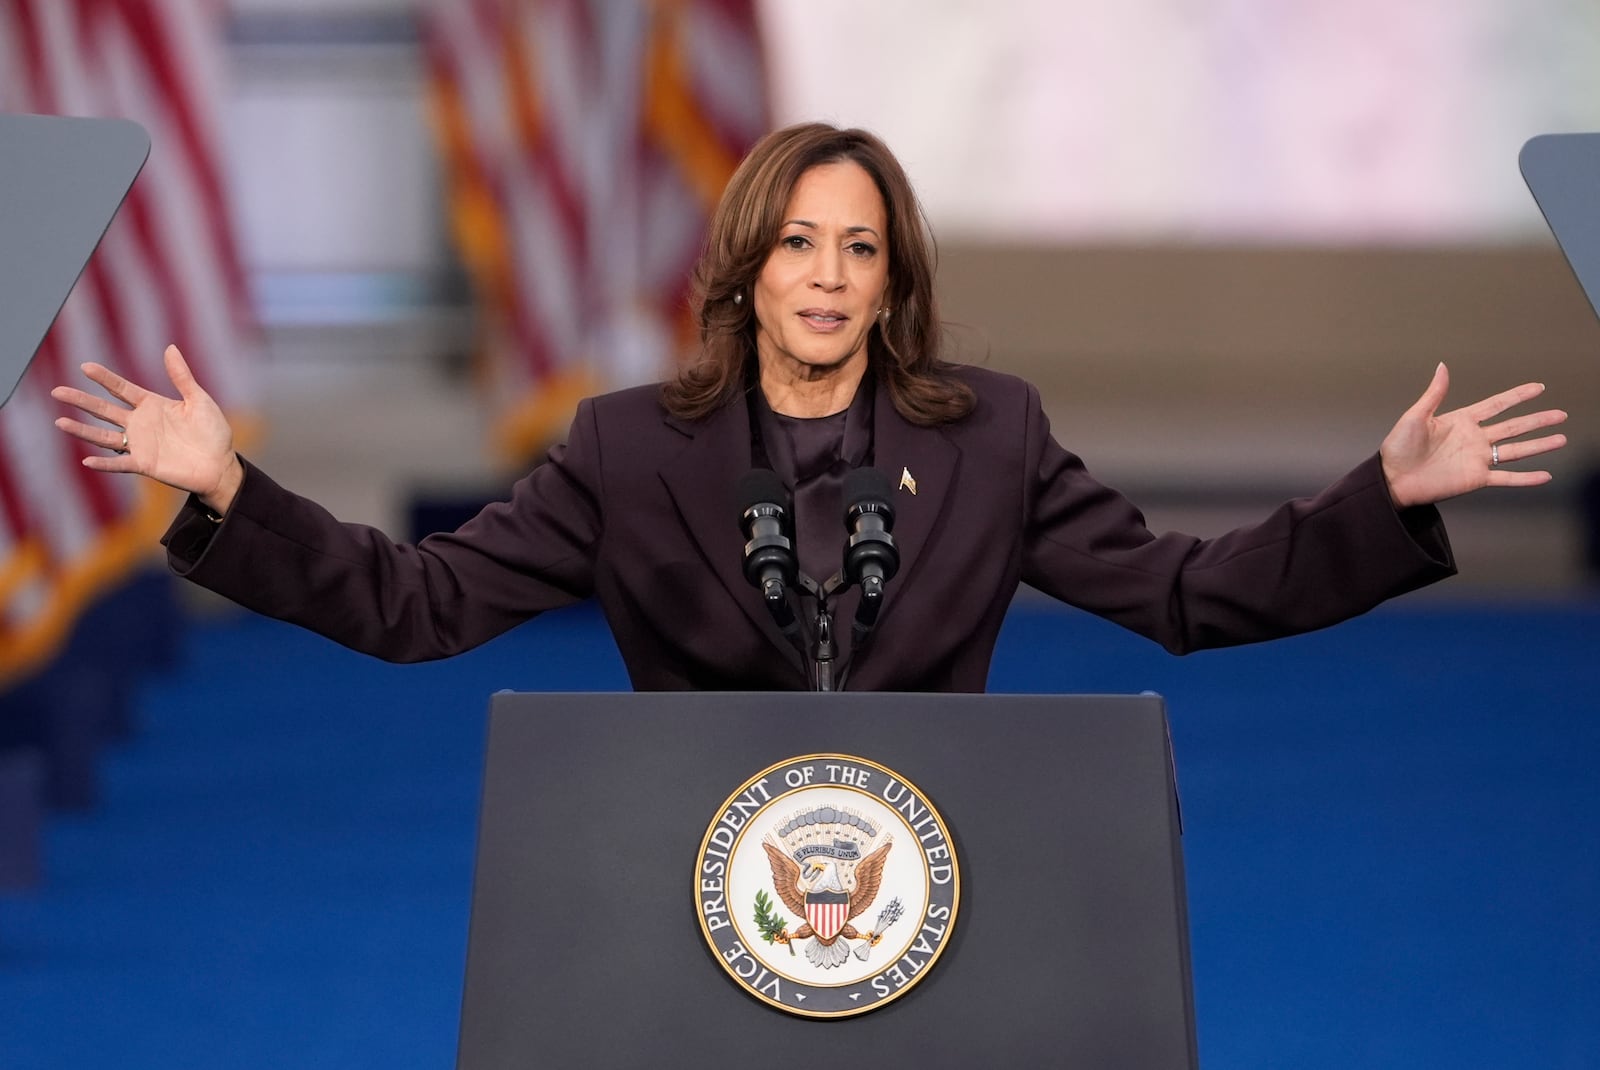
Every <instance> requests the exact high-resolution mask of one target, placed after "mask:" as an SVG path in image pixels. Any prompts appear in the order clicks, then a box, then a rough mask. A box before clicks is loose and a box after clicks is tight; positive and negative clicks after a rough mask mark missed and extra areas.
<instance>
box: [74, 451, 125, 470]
mask: <svg viewBox="0 0 1600 1070" xmlns="http://www.w3.org/2000/svg"><path fill="white" fill-rule="evenodd" d="M78 463H79V464H81V465H83V466H84V467H85V468H92V469H94V470H95V471H96V472H121V473H126V474H130V475H137V474H138V471H139V470H138V469H137V468H135V467H134V461H133V458H132V457H130V456H128V455H127V454H125V453H111V454H104V453H91V454H90V455H89V456H87V457H85V458H84V459H83V460H82V461H80V462H78Z"/></svg>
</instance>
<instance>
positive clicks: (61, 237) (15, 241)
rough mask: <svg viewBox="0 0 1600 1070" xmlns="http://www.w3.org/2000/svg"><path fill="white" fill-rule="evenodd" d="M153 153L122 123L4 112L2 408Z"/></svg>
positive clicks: (0, 177)
mask: <svg viewBox="0 0 1600 1070" xmlns="http://www.w3.org/2000/svg"><path fill="white" fill-rule="evenodd" d="M149 155H150V137H149V135H147V134H146V133H145V132H144V128H143V127H141V126H139V125H138V124H137V123H132V122H128V121H126V120H123V119H65V118H61V117H59V116H54V115H0V405H3V404H5V402H6V400H7V399H8V398H10V397H11V393H12V391H13V390H15V389H16V387H17V383H18V382H19V381H21V379H22V374H23V372H25V371H27V369H28V363H29V362H30V361H31V360H33V354H34V352H35V351H36V350H37V349H38V348H39V343H40V342H42V341H43V340H44V336H45V332H46V331H48V330H49V329H50V324H52V323H54V322H55V318H56V313H58V312H60V311H61V306H62V304H63V303H64V302H65V301H66V299H67V295H68V294H69V293H71V292H72V286H73V283H75V282H77V280H78V275H79V273H80V272H82V271H83V267H84V265H85V264H86V263H88V260H89V255H90V254H91V253H93V252H94V250H95V246H97V245H99V244H100V239H101V237H102V236H104V234H105V232H106V228H107V227H108V226H110V225H111V220H112V217H114V216H115V215H116V214H117V208H118V207H119V206H120V205H121V204H122V198H123V197H125V196H126V195H127V193H128V188H129V187H130V186H132V185H133V180H134V178H135V177H137V176H138V174H139V170H140V169H141V168H142V167H144V161H145V158H146V157H147V156H149Z"/></svg>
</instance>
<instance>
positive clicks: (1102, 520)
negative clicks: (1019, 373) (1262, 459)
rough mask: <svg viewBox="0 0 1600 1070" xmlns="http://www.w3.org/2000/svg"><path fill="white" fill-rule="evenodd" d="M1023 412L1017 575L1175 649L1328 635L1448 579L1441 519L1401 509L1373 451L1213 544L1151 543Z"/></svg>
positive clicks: (1032, 405)
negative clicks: (1331, 628) (1324, 631)
mask: <svg viewBox="0 0 1600 1070" xmlns="http://www.w3.org/2000/svg"><path fill="white" fill-rule="evenodd" d="M1027 404H1028V409H1029V411H1028V412H1027V414H1026V415H1025V417H1024V420H1025V426H1026V427H1027V432H1026V442H1025V449H1026V451H1027V452H1026V457H1027V460H1026V462H1025V465H1026V468H1025V472H1024V483H1025V485H1024V489H1023V497H1024V503H1025V504H1024V510H1025V521H1024V534H1023V545H1022V554H1023V563H1022V579H1023V581H1024V582H1026V583H1028V584H1030V585H1032V586H1034V587H1036V588H1038V589H1040V590H1041V591H1044V592H1045V593H1047V594H1051V595H1054V596H1055V597H1057V598H1060V599H1062V600H1063V601H1066V602H1068V603H1071V604H1072V605H1075V606H1078V607H1081V608H1083V609H1086V610H1088V611H1090V612H1092V613H1095V614H1098V615H1099V616H1102V617H1106V618H1108V619H1110V620H1113V621H1115V622H1116V623H1118V624H1121V625H1123V626H1124V627H1127V628H1130V629H1132V630H1133V631H1135V632H1138V633H1140V634H1142V635H1145V636H1148V637H1149V638H1151V639H1154V640H1156V641H1157V642H1159V643H1160V644H1161V645H1162V646H1164V647H1165V648H1167V649H1168V650H1169V651H1172V652H1173V653H1180V654H1181V653H1187V652H1189V651H1192V650H1200V649H1205V648H1208V647H1220V646H1230V645H1235V644H1239V643H1250V642H1256V641H1259V640H1263V639H1272V638H1277V637H1280V636H1285V635H1294V634H1297V633H1300V632H1306V631H1311V630H1313V629H1316V628H1324V627H1327V626H1328V625H1331V624H1336V623H1338V622H1339V621H1342V620H1345V619H1347V618H1349V617H1353V616H1356V615H1357V614H1360V613H1364V612H1366V611H1367V610H1369V609H1371V608H1373V607H1374V606H1376V605H1378V604H1379V603H1380V602H1383V601H1384V600H1386V599H1389V598H1392V597H1394V596H1396V595H1399V594H1403V593H1405V592H1407V591H1410V590H1414V589H1415V588H1418V587H1421V586H1424V585H1426V584H1429V583H1433V582H1434V581H1436V580H1439V579H1443V578H1444V577H1446V576H1450V575H1454V573H1455V561H1454V558H1453V556H1452V554H1451V550H1450V542H1449V539H1448V538H1447V537H1446V534H1445V530H1444V524H1443V521H1442V520H1441V519H1440V517H1439V512H1438V510H1437V509H1435V508H1434V507H1432V506H1425V507H1421V508H1415V509H1406V510H1396V508H1395V507H1394V504H1393V502H1392V500H1391V499H1390V497H1389V490H1388V485H1387V483H1386V482H1385V480H1384V477H1383V471H1382V467H1381V465H1380V463H1379V460H1378V458H1377V457H1376V456H1373V457H1371V458H1369V459H1367V460H1366V461H1364V462H1362V463H1361V464H1360V465H1359V466H1357V467H1356V468H1355V470H1353V471H1352V472H1350V473H1349V474H1348V475H1346V476H1344V477H1343V478H1342V479H1340V480H1338V481H1337V482H1336V483H1334V484H1333V485H1332V486H1330V487H1329V488H1328V489H1326V490H1324V491H1323V492H1322V493H1321V494H1318V495H1317V496H1315V497H1313V498H1303V499H1296V500H1294V501H1291V502H1287V503H1285V504H1284V505H1282V506H1279V507H1278V508H1277V509H1276V510H1274V511H1273V512H1272V514H1271V515H1270V516H1268V517H1267V518H1266V519H1265V520H1263V521H1262V522H1261V523H1259V524H1254V525H1251V526H1248V527H1242V528H1239V529H1237V530H1234V531H1230V532H1228V533H1227V534H1225V535H1222V536H1219V537H1217V538H1214V539H1200V538H1195V537H1194V536H1191V535H1184V534H1180V533H1176V532H1172V533H1167V534H1162V535H1156V534H1154V533H1152V532H1151V531H1150V530H1149V528H1147V527H1146V526H1145V519H1144V516H1143V515H1142V514H1141V513H1140V512H1139V510H1138V509H1136V508H1135V507H1134V506H1133V504H1132V503H1131V502H1129V501H1128V500H1127V499H1126V498H1124V497H1123V496H1122V495H1120V494H1118V493H1117V492H1116V491H1113V490H1111V489H1110V488H1108V487H1105V486H1103V485H1102V484H1100V483H1098V482H1096V481H1095V480H1094V479H1093V477H1091V476H1090V475H1089V473H1088V471H1087V470H1086V469H1085V467H1084V465H1083V462H1082V461H1080V460H1079V459H1078V458H1077V457H1076V456H1074V455H1073V454H1071V453H1069V452H1068V451H1067V450H1065V449H1063V448H1062V447H1061V446H1060V445H1059V444H1057V442H1056V441H1055V439H1054V438H1053V437H1052V436H1051V434H1050V427H1049V422H1048V420H1047V419H1046V417H1045V415H1044V412H1043V409H1042V407H1041V406H1040V404H1039V399H1038V395H1037V393H1036V392H1035V391H1034V390H1033V389H1032V388H1031V387H1030V388H1029V391H1028V401H1027Z"/></svg>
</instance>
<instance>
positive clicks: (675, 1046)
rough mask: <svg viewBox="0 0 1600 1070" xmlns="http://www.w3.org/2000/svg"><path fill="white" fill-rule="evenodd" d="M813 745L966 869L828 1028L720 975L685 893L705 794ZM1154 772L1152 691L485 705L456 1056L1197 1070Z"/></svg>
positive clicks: (474, 1060) (566, 1061)
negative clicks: (940, 830)
mask: <svg viewBox="0 0 1600 1070" xmlns="http://www.w3.org/2000/svg"><path fill="white" fill-rule="evenodd" d="M822 752H827V753H843V754H850V755H855V756H858V757H862V758H866V759H869V760H871V761H874V762H879V763H881V764H883V765H885V766H887V767H889V768H890V769H892V770H894V771H895V772H897V773H900V774H902V775H903V776H905V777H906V778H907V779H909V780H910V781H911V782H912V783H914V784H916V785H917V787H918V788H920V789H921V790H922V791H923V792H924V793H925V794H926V795H927V796H928V798H929V799H930V801H931V802H932V803H933V804H934V806H935V807H937V808H938V810H939V811H940V813H941V814H942V815H943V816H944V818H945V820H946V822H947V823H948V825H949V828H950V831H951V836H952V840H953V842H954V844H955V846H956V848H957V851H958V854H959V858H960V864H961V905H960V913H959V916H958V920H957V923H956V925H955V928H954V930H953V931H952V933H951V935H950V937H949V939H950V944H949V946H948V947H947V948H946V950H945V953H944V955H943V956H942V957H941V958H940V960H939V961H938V963H937V964H936V965H935V967H934V968H933V970H932V972H931V973H930V974H929V976H928V977H927V978H926V979H925V980H924V981H922V983H921V984H919V985H918V986H917V987H916V988H915V989H913V990H911V991H910V992H908V993H907V994H906V995H905V996H904V998H901V999H898V1000H896V1001H894V1002H892V1003H890V1004H888V1005H887V1006H885V1007H884V1008H883V1009H881V1010H877V1011H873V1012H871V1013H868V1014H864V1015H861V1016H859V1017H854V1018H848V1019H841V1020H831V1021H830V1020H815V1019H806V1018H797V1017H794V1016H791V1015H787V1014H784V1013H783V1012H781V1011H778V1010H775V1009H773V1008H771V1007H768V1006H766V1005H765V1004H763V1003H761V1002H760V1001H758V1000H756V999H754V998H753V997H751V996H750V995H748V994H747V993H745V992H744V991H743V990H742V989H740V988H739V987H737V986H736V985H735V983H734V982H733V981H732V980H731V979H730V978H729V977H728V976H727V975H726V974H725V973H724V972H723V970H722V968H721V967H720V965H719V964H718V963H717V962H715V961H714V960H713V959H712V957H711V953H710V951H709V949H708V948H707V946H706V943H705V940H704V938H703V937H702V934H701V931H700V926H699V923H698V921H697V918H696V897H695V888H694V885H693V883H692V882H693V878H694V876H695V873H694V866H695V862H696V853H697V850H698V848H699V846H700V841H701V838H702V837H703V836H704V835H705V832H706V829H707V827H708V826H709V825H710V824H711V822H712V821H713V820H714V819H715V818H716V817H717V816H718V814H719V807H720V806H721V804H722V803H723V801H724V800H725V799H726V798H727V797H728V796H729V795H730V794H731V793H732V792H733V791H734V790H735V789H737V788H739V787H740V786H741V785H742V784H744V782H745V781H746V780H748V779H749V778H750V777H752V776H753V775H755V774H756V773H758V772H760V771H761V770H763V769H765V768H767V767H768V766H770V765H772V764H774V763H776V762H779V761H783V760H784V759H787V758H790V757H794V756H796V755H800V754H808V753H822ZM1172 783H1173V782H1172V769H1171V762H1170V749H1169V746H1168V739H1167V731H1166V720H1165V714H1164V710H1163V706H1162V703H1161V700H1160V699H1159V698H1157V697H1155V696H1138V697H1128V696H1116V697H1095V696H1088V697H1036V696H1001V695H871V694H861V695H852V694H834V695H806V694H795V695H775V694H687V695H664V694H639V695H514V694H502V695H498V696H496V697H495V699H494V702H493V706H492V711H491V720H490V735H489V753H488V760H487V765H486V770H485V776H484V787H483V801H482V812H481V822H480V827H479V840H478V857H477V867H476V875H475V880H474V890H473V904H472V926H471V936H470V941H469V950H468V957H467V976H466V990H465V996H464V1000H463V1008H462V1021H461V1041H460V1049H459V1055H458V1064H457V1065H458V1066H459V1067H461V1068H463V1070H480V1068H487V1067H503V1066H528V1067H540V1066H549V1067H566V1066H584V1067H599V1068H609V1067H658V1068H660V1067H678V1066H715V1067H723V1066H739V1065H745V1064H747V1063H749V1062H751V1061H752V1060H759V1059H762V1058H764V1057H770V1055H771V1053H774V1052H782V1053H786V1054H785V1058H789V1057H795V1058H798V1057H800V1053H801V1052H802V1051H804V1050H810V1051H811V1052H813V1054H815V1053H818V1052H824V1051H826V1052H833V1053H836V1054H838V1055H839V1056H840V1057H844V1056H845V1055H846V1053H848V1057H849V1058H851V1059H852V1061H853V1060H855V1059H860V1060H863V1061H864V1062H865V1063H866V1064H867V1065H873V1064H876V1065H881V1066H895V1067H901V1066H915V1067H929V1068H942V1067H962V1068H966V1067H971V1066H1006V1065H1009V1066H1039V1067H1043V1066H1093V1067H1097V1068H1116V1067H1130V1068H1131V1067H1138V1068H1141V1070H1143V1068H1148V1067H1186V1066H1187V1067H1192V1066H1195V1065H1197V1059H1196V1054H1195V1052H1196V1048H1195V1028H1194V1009H1193V996H1192V991H1191V987H1190V973H1189V947H1188V920H1187V907H1186V901H1185V895H1184V886H1183V860H1182V851H1181V844H1180V841H1179V829H1178V816H1177V802H1176V796H1175V794H1174V790H1173V786H1172ZM802 1045H804V1046H805V1047H804V1048H802V1047H801V1046H802ZM807 1061H808V1062H809V1061H810V1058H809V1057H808V1058H807Z"/></svg>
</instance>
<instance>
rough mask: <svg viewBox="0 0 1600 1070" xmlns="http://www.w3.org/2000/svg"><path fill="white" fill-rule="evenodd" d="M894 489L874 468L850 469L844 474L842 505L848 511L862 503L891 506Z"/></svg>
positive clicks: (886, 478) (884, 476)
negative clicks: (870, 502) (878, 503)
mask: <svg viewBox="0 0 1600 1070" xmlns="http://www.w3.org/2000/svg"><path fill="white" fill-rule="evenodd" d="M893 494H894V488H893V487H892V486H891V485H890V483H889V477H888V476H886V475H884V474H883V473H882V472H880V471H878V470H877V469H876V468H852V469H851V470H850V471H848V472H846V473H845V474H844V504H845V508H846V509H849V508H850V507H851V506H853V505H858V504H860V503H862V502H869V501H872V502H881V503H882V504H884V505H886V506H892V505H893V502H892V501H891V500H890V499H891V496H892V495H893Z"/></svg>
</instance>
